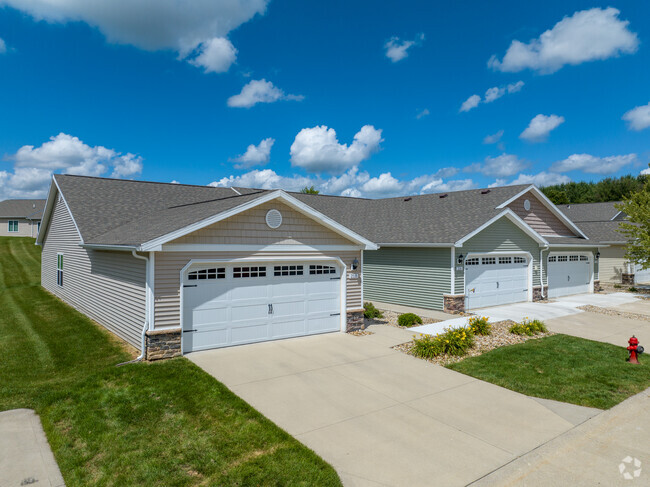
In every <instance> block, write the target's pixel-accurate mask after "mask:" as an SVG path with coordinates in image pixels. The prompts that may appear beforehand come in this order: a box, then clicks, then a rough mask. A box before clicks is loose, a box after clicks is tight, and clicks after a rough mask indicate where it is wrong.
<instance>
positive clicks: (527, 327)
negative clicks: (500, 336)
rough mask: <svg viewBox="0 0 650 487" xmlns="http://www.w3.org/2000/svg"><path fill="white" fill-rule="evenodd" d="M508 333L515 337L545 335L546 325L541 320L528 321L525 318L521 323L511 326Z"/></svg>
mask: <svg viewBox="0 0 650 487" xmlns="http://www.w3.org/2000/svg"><path fill="white" fill-rule="evenodd" d="M509 331H510V333H514V334H515V335H528V336H533V335H537V334H539V333H547V332H548V328H546V325H545V324H544V322H543V321H541V320H529V319H528V318H525V319H524V321H522V322H521V323H515V324H514V325H512V326H511V327H510V329H509Z"/></svg>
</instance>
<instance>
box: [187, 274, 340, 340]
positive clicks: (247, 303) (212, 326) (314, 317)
mask: <svg viewBox="0 0 650 487" xmlns="http://www.w3.org/2000/svg"><path fill="white" fill-rule="evenodd" d="M340 279H341V274H340V271H339V269H338V266H336V265H334V264H332V263H331V262H323V263H321V262H319V263H314V264H311V263H281V262H278V263H264V264H246V265H240V264H236V265H232V264H231V265H223V264H215V265H203V266H202V267H198V268H196V269H190V270H189V272H188V273H187V275H186V276H185V279H184V282H183V351H184V352H191V351H196V350H205V349H209V348H218V347H227V346H231V345H240V344H244V343H253V342H260V341H266V340H276V339H280V338H287V337H293V336H301V335H311V334H317V333H325V332H332V331H339V330H340V329H341V290H340V289H341V287H340V286H341V281H340Z"/></svg>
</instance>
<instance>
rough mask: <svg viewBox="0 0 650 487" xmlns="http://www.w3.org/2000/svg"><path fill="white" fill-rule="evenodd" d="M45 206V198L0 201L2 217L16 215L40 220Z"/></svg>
mask: <svg viewBox="0 0 650 487" xmlns="http://www.w3.org/2000/svg"><path fill="white" fill-rule="evenodd" d="M44 208H45V200H5V201H0V218H7V217H15V218H30V219H32V220H40V219H41V217H42V216H43V209H44Z"/></svg>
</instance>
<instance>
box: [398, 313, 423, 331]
mask: <svg viewBox="0 0 650 487" xmlns="http://www.w3.org/2000/svg"><path fill="white" fill-rule="evenodd" d="M416 323H417V324H418V325H421V324H422V318H420V317H419V316H418V315H416V314H415V313H404V314H403V315H399V318H397V324H398V325H399V326H405V327H406V328H408V327H410V326H413V325H415V324H416Z"/></svg>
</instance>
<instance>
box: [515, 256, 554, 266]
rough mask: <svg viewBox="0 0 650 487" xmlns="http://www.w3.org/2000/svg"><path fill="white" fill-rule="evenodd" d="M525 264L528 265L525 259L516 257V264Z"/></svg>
mask: <svg viewBox="0 0 650 487" xmlns="http://www.w3.org/2000/svg"><path fill="white" fill-rule="evenodd" d="M554 262H555V261H554ZM525 263H526V259H524V258H523V257H515V264H525Z"/></svg>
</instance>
